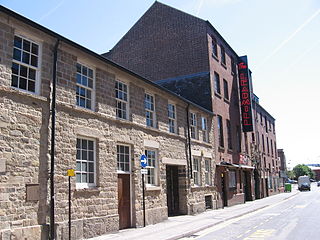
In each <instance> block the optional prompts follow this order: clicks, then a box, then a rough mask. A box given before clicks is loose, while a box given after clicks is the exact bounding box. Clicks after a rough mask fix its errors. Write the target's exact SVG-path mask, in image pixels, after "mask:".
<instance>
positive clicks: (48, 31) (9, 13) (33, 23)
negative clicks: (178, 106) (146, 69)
mask: <svg viewBox="0 0 320 240" xmlns="http://www.w3.org/2000/svg"><path fill="white" fill-rule="evenodd" d="M0 11H1V12H3V13H6V14H8V15H9V16H11V17H13V18H16V19H18V20H20V21H22V22H24V23H26V24H28V25H30V26H32V27H34V28H36V29H38V30H40V31H42V32H44V33H46V34H48V35H50V36H52V37H54V38H56V39H57V40H58V39H59V40H60V41H62V42H65V43H67V44H70V45H71V46H73V47H75V48H78V49H80V50H81V51H83V52H85V53H87V54H89V55H91V56H93V57H95V58H97V59H99V60H100V61H103V62H105V63H107V64H110V65H112V66H113V67H116V68H118V69H120V70H122V71H124V72H126V73H128V74H130V75H132V76H134V77H136V78H138V79H140V80H142V81H144V82H146V83H147V84H149V85H152V86H154V87H156V88H158V89H161V90H162V91H164V92H167V93H169V94H171V95H173V96H175V97H177V98H179V99H180V100H182V101H184V102H186V103H188V104H191V105H193V106H195V107H197V108H199V109H201V110H202V111H204V112H207V113H208V114H211V115H213V112H212V111H209V110H207V109H205V108H203V107H201V106H199V105H197V104H195V103H193V102H191V101H189V100H187V99H185V98H183V97H181V96H179V95H177V94H176V93H174V92H172V91H170V90H168V89H166V88H164V87H162V86H160V85H158V84H156V83H154V82H152V81H150V80H148V79H146V78H144V77H142V76H140V75H138V74H137V73H135V72H133V71H130V70H128V69H127V68H125V67H123V66H121V65H119V64H117V63H115V62H113V61H111V60H110V59H107V58H105V57H103V56H102V55H100V54H98V53H95V52H93V51H91V50H90V49H88V48H85V47H83V46H81V45H80V44H78V43H76V42H74V41H71V40H69V39H67V38H65V37H63V36H61V35H60V34H58V33H56V32H54V31H52V30H50V29H48V28H46V27H44V26H42V25H40V24H38V23H36V22H34V21H32V20H30V19H28V18H26V17H24V16H22V15H20V14H18V13H16V12H14V11H12V10H10V9H8V8H5V7H4V6H2V5H0Z"/></svg>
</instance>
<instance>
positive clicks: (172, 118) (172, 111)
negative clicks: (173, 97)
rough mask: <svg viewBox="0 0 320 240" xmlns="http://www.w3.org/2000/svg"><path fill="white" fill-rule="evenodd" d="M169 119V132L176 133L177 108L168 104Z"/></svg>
mask: <svg viewBox="0 0 320 240" xmlns="http://www.w3.org/2000/svg"><path fill="white" fill-rule="evenodd" d="M168 119H169V132H171V133H175V132H176V106H175V105H174V104H171V103H169V104H168Z"/></svg>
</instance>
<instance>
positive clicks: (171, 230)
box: [90, 186, 299, 240]
mask: <svg viewBox="0 0 320 240" xmlns="http://www.w3.org/2000/svg"><path fill="white" fill-rule="evenodd" d="M292 187H293V189H292V192H289V193H280V194H277V195H273V196H271V197H267V198H263V199H258V200H255V201H251V202H246V203H245V204H239V205H236V206H232V207H226V208H224V209H217V210H209V211H206V212H204V213H201V214H198V215H195V216H190V215H183V216H177V217H169V219H168V220H166V221H163V222H161V223H157V224H154V225H148V226H146V227H144V228H131V229H125V230H120V231H119V232H117V233H112V234H107V235H103V236H100V237H95V238H90V240H109V239H112V240H127V239H139V240H150V239H151V240H174V239H179V238H182V237H186V236H189V235H192V234H194V233H196V232H198V231H201V230H203V229H206V228H208V227H212V226H214V225H217V224H219V223H222V222H224V221H227V220H230V219H232V218H235V217H240V216H243V215H245V214H248V213H251V212H254V211H257V210H259V209H262V208H265V207H268V206H270V205H273V204H276V203H279V202H280V201H284V200H286V199H288V198H291V197H293V196H295V195H297V194H298V193H299V192H298V191H297V189H296V187H295V186H292Z"/></svg>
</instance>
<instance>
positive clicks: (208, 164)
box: [204, 158, 212, 186]
mask: <svg viewBox="0 0 320 240" xmlns="http://www.w3.org/2000/svg"><path fill="white" fill-rule="evenodd" d="M211 171H212V170H211V159H210V158H205V159H204V175H205V184H206V186H211V185H212V179H211Z"/></svg>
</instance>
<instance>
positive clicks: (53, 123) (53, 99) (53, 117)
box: [50, 39, 60, 240]
mask: <svg viewBox="0 0 320 240" xmlns="http://www.w3.org/2000/svg"><path fill="white" fill-rule="evenodd" d="M59 43H60V40H59V39H57V42H56V44H55V46H54V50H53V73H52V93H51V149H50V150H51V153H50V154H51V167H50V240H54V239H55V219H54V210H55V209H54V200H55V196H54V165H55V164H54V163H55V159H54V157H55V127H56V87H57V58H58V56H57V55H58V46H59Z"/></svg>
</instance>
